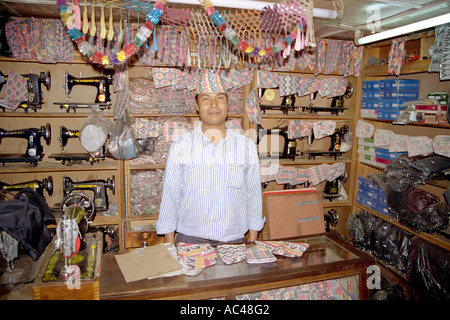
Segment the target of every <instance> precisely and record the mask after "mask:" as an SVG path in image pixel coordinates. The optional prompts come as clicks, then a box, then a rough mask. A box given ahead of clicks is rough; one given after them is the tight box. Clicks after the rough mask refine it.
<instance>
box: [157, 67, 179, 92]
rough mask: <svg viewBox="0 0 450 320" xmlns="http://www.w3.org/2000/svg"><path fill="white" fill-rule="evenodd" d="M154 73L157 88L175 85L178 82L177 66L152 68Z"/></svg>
mask: <svg viewBox="0 0 450 320" xmlns="http://www.w3.org/2000/svg"><path fill="white" fill-rule="evenodd" d="M152 73H153V81H154V83H155V87H156V88H161V87H167V86H175V85H176V84H177V72H176V69H175V68H152Z"/></svg>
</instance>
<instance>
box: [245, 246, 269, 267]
mask: <svg viewBox="0 0 450 320" xmlns="http://www.w3.org/2000/svg"><path fill="white" fill-rule="evenodd" d="M246 260H247V263H270V262H274V261H276V260H277V258H275V256H274V255H273V253H272V252H270V250H269V249H266V248H264V247H260V246H254V247H250V248H247V250H246Z"/></svg>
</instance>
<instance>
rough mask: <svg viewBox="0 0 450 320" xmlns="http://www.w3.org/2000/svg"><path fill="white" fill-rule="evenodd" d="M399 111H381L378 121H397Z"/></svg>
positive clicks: (378, 114)
mask: <svg viewBox="0 0 450 320" xmlns="http://www.w3.org/2000/svg"><path fill="white" fill-rule="evenodd" d="M397 116H398V109H379V110H378V113H377V119H379V120H396V119H397Z"/></svg>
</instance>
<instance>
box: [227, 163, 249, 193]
mask: <svg viewBox="0 0 450 320" xmlns="http://www.w3.org/2000/svg"><path fill="white" fill-rule="evenodd" d="M226 186H227V187H228V188H232V189H244V186H245V165H244V164H238V163H232V164H228V165H227V177H226Z"/></svg>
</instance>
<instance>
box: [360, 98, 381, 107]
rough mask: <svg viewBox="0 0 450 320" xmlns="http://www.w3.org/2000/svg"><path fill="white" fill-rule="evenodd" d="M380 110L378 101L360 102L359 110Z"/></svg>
mask: <svg viewBox="0 0 450 320" xmlns="http://www.w3.org/2000/svg"><path fill="white" fill-rule="evenodd" d="M378 108H380V101H379V100H364V99H363V100H362V101H361V109H378Z"/></svg>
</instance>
